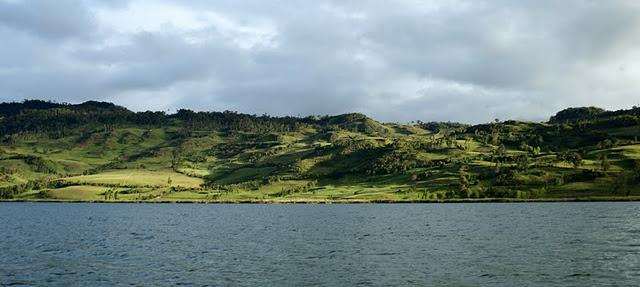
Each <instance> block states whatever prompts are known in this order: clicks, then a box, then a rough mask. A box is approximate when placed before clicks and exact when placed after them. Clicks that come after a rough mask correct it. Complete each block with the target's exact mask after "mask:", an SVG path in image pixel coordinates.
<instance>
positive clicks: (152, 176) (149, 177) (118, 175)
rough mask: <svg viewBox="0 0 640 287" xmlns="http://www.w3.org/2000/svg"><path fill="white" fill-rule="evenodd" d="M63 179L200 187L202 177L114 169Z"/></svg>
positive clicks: (82, 181)
mask: <svg viewBox="0 0 640 287" xmlns="http://www.w3.org/2000/svg"><path fill="white" fill-rule="evenodd" d="M61 180H62V181H65V182H69V183H74V184H95V185H107V186H108V185H123V186H138V187H144V186H153V187H170V186H175V187H185V188H198V187H200V185H201V184H202V183H203V181H202V179H200V178H194V177H189V176H186V175H183V174H181V173H177V172H173V171H149V170H136V169H127V170H113V171H106V172H102V173H99V174H93V175H83V176H74V177H67V178H62V179H61Z"/></svg>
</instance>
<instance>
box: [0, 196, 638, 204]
mask: <svg viewBox="0 0 640 287" xmlns="http://www.w3.org/2000/svg"><path fill="white" fill-rule="evenodd" d="M630 201H640V196H630V197H615V196H605V197H582V198H537V199H517V198H483V199H449V200H273V201H269V200H239V201H206V200H149V201H139V200H117V201H116V200H113V201H111V200H65V199H28V200H24V199H0V203H98V204H103V203H129V204H131V203H136V204H145V203H149V204H437V203H553V202H630Z"/></svg>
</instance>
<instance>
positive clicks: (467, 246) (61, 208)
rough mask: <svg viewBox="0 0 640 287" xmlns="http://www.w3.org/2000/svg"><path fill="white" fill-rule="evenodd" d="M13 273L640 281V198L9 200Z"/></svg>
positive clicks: (144, 279) (286, 281)
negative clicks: (185, 201)
mask: <svg viewBox="0 0 640 287" xmlns="http://www.w3.org/2000/svg"><path fill="white" fill-rule="evenodd" d="M0 230H1V232H2V233H1V235H0V283H1V284H3V285H63V286H67V285H79V286H110V285H116V284H117V285H130V284H133V285H145V286H158V285H195V286H202V285H213V286H216V285H219V286H229V285H244V286H256V285H257V286H265V285H276V286H303V285H311V286H313V285H321V286H353V285H363V286H368V285H370V286H384V285H393V286H398V285H417V286H424V285H430V286H434V285H435V286H478V285H490V286H594V285H615V286H638V285H639V284H640V283H639V282H640V203H633V202H621V203H613V202H612V203H527V204H493V203H491V204H489V203H483V204H398V205H180V204H175V205H170V204H161V205H153V204H149V205H145V204H47V203H0Z"/></svg>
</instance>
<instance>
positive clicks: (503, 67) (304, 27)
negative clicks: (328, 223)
mask: <svg viewBox="0 0 640 287" xmlns="http://www.w3.org/2000/svg"><path fill="white" fill-rule="evenodd" d="M158 1H161V0H158ZM152 2H153V1H152ZM152 2H142V3H152ZM114 3H115V2H109V1H107V2H104V1H97V0H93V1H90V0H87V1H65V2H57V1H56V2H53V1H37V2H32V1H24V2H15V3H14V2H12V1H11V2H6V1H2V0H0V37H1V38H2V39H4V40H5V42H7V41H8V42H11V43H12V45H8V46H4V47H0V74H1V75H2V77H1V78H0V99H1V100H11V99H21V98H45V99H56V100H59V101H81V100H87V99H99V100H100V99H107V100H113V101H116V102H118V103H122V104H125V105H128V106H130V107H132V108H134V109H137V110H145V109H149V108H154V109H156V108H157V109H176V108H180V107H187V108H193V109H197V110H221V109H234V110H239V111H242V112H250V113H271V114H279V115H298V114H299V115H307V114H335V113H343V112H351V111H360V112H365V113H369V114H370V115H371V116H374V117H376V118H379V119H381V120H384V121H401V122H407V121H411V120H416V119H421V120H462V121H466V122H482V121H489V120H492V119H493V118H496V117H497V118H502V119H505V118H517V119H532V120H539V119H543V118H545V117H547V116H549V115H551V114H552V113H553V112H555V111H556V110H557V109H560V108H564V107H567V106H573V105H590V104H596V105H603V106H604V107H605V108H621V107H625V106H631V105H632V104H637V103H634V98H633V96H630V95H634V94H637V93H638V92H640V84H636V83H635V81H626V80H625V79H632V78H633V76H636V77H637V76H640V64H638V63H640V62H639V61H640V56H638V55H637V53H634V52H633V51H634V50H635V48H636V47H637V45H638V44H639V43H640V32H639V31H640V29H638V28H637V27H640V26H639V25H638V24H639V23H638V21H640V13H639V12H640V7H639V6H638V5H637V4H634V3H633V2H630V1H608V2H606V3H605V2H599V1H578V0H567V1H551V0H541V1H535V2H534V1H528V2H522V1H508V0H495V1H390V2H384V3H383V2H377V3H375V2H370V1H348V2H343V1H305V2H293V1H275V2H272V1H269V2H266V1H216V2H211V1H198V0H196V1H189V2H185V1H162V2H161V3H165V4H167V5H173V6H170V7H181V9H182V8H184V9H186V10H187V11H192V12H193V15H194V21H199V22H198V23H201V24H199V26H198V25H197V27H191V26H190V27H188V28H184V29H182V28H181V27H180V25H181V24H180V22H179V20H180V19H158V21H160V22H162V21H173V20H176V21H177V22H172V23H171V25H169V26H167V28H166V29H165V28H163V29H160V30H154V31H132V32H126V31H121V32H117V30H116V29H109V25H110V24H112V23H109V22H108V21H107V22H104V21H101V20H100V19H98V18H96V17H94V16H95V12H96V11H100V10H102V9H109V10H112V11H125V10H126V9H127V8H128V7H130V5H131V4H132V3H129V1H118V2H117V3H115V4H114ZM45 6H51V7H48V9H49V10H48V11H50V12H48V13H43V12H41V11H45V10H42V9H44V8H46V7H45ZM43 7H44V8H43ZM3 8H6V9H3ZM66 9H70V10H66ZM184 9H183V10H184ZM7 11H11V12H12V13H9V12H7ZM39 11H40V12H39ZM61 11H67V12H66V14H65V13H62V12H61ZM206 13H210V14H206ZM40 14H44V16H43V17H44V18H43V20H40V19H38V17H37V16H39V15H40ZM210 15H217V16H214V17H223V19H222V20H215V21H211V22H207V21H209V20H206V19H207V18H206V17H210ZM135 16H139V15H135ZM152 16H153V15H145V17H152ZM145 19H146V18H145ZM145 19H139V20H140V21H143V20H145ZM202 19H205V20H202ZM58 20H59V22H58ZM103 20H104V19H103ZM131 20H132V22H135V21H136V19H131ZM216 21H217V22H216ZM221 25H222V26H221ZM224 25H227V26H228V27H224ZM234 25H235V26H234ZM265 25H266V26H265ZM192 26H193V25H192ZM236 26H237V27H236ZM247 27H248V28H247ZM272 28H273V29H275V34H274V35H273V39H271V40H270V41H272V43H271V44H268V45H257V46H242V45H239V44H238V43H239V42H243V41H245V42H246V41H249V40H251V39H250V38H251V37H253V36H255V35H254V34H255V33H254V30H255V31H258V32H259V31H261V29H267V30H268V29H272ZM246 29H249V30H248V31H249V32H247V30H246ZM25 31H26V32H28V33H24V32H25ZM258 32H256V33H258ZM234 33H236V34H234ZM87 35H90V36H87ZM256 37H257V36H256ZM60 39H73V41H70V42H68V43H67V42H65V43H61V42H60ZM621 67H622V68H621Z"/></svg>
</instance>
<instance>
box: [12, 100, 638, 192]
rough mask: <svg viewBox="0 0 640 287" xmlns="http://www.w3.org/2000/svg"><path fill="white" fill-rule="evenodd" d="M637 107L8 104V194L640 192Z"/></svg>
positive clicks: (41, 102) (27, 102) (35, 101)
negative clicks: (302, 112)
mask: <svg viewBox="0 0 640 287" xmlns="http://www.w3.org/2000/svg"><path fill="white" fill-rule="evenodd" d="M638 136H640V108H637V107H634V108H632V109H629V110H620V111H605V110H602V109H598V108H593V107H589V108H570V109H566V110H563V111H560V112H558V113H557V114H556V115H555V116H553V117H551V118H550V120H549V121H548V122H545V123H535V122H518V121H504V122H498V121H496V122H493V123H487V124H480V125H473V126H470V125H464V124H459V123H439V122H421V121H418V122H417V123H416V124H412V125H404V124H396V123H380V122H377V121H375V120H374V119H371V118H369V117H367V116H366V115H362V114H356V113H354V114H344V115H337V116H322V117H318V116H310V117H305V118H297V117H271V116H267V115H263V116H255V115H247V114H241V113H236V112H230V111H225V112H193V111H190V110H180V111H178V112H177V113H175V114H165V113H163V112H132V111H129V110H127V109H126V108H124V107H120V106H116V105H114V104H111V103H104V102H94V101H91V102H86V103H82V104H77V105H72V104H59V103H50V102H44V101H37V100H33V101H25V102H21V103H2V104H0V198H2V199H4V200H80V201H84V200H86V201H221V202H257V201H259V202H295V201H304V202H328V201H329V202H330V201H338V202H342V201H358V202H360V201H364V202H368V201H443V200H469V199H474V200H478V199H495V198H500V199H512V198H513V199H554V198H555V199H559V198H583V199H598V198H631V199H633V198H635V196H640V184H639V183H640V142H639V141H638Z"/></svg>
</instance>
